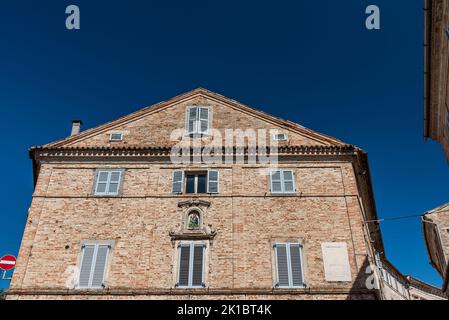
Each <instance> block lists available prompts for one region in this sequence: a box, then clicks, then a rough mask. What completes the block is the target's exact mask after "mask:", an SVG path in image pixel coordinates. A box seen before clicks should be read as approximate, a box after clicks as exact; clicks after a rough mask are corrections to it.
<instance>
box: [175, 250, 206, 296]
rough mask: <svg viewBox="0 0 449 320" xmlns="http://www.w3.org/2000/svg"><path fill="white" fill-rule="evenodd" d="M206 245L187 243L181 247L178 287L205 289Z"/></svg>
mask: <svg viewBox="0 0 449 320" xmlns="http://www.w3.org/2000/svg"><path fill="white" fill-rule="evenodd" d="M205 248H206V246H205V244H204V243H202V242H185V243H181V244H180V245H179V264H178V268H179V270H178V287H180V288H204V287H205V284H204V258H205V257H204V256H205Z"/></svg>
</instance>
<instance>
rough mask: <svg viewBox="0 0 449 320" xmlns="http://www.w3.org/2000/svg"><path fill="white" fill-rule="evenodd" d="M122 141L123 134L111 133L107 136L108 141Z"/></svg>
mask: <svg viewBox="0 0 449 320" xmlns="http://www.w3.org/2000/svg"><path fill="white" fill-rule="evenodd" d="M122 140H123V133H111V135H110V136H109V141H113V142H116V141H122Z"/></svg>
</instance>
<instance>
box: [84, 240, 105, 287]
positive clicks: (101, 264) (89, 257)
mask: <svg viewBox="0 0 449 320" xmlns="http://www.w3.org/2000/svg"><path fill="white" fill-rule="evenodd" d="M110 250H111V246H110V245H108V244H86V245H83V247H82V254H81V265H80V273H79V278H78V288H80V289H103V288H105V273H106V267H107V262H108V255H109V252H110Z"/></svg>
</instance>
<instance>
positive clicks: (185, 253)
mask: <svg viewBox="0 0 449 320" xmlns="http://www.w3.org/2000/svg"><path fill="white" fill-rule="evenodd" d="M180 251H181V252H180V253H179V280H178V286H180V287H188V286H189V269H190V245H188V246H181V247H180Z"/></svg>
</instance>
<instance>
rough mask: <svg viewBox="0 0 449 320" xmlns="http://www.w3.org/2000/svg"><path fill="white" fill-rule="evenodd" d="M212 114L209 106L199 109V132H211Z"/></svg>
mask: <svg viewBox="0 0 449 320" xmlns="http://www.w3.org/2000/svg"><path fill="white" fill-rule="evenodd" d="M209 119H210V115H209V108H200V109H199V119H198V120H199V126H200V127H199V133H205V134H206V133H208V132H209V127H210V123H209Z"/></svg>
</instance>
